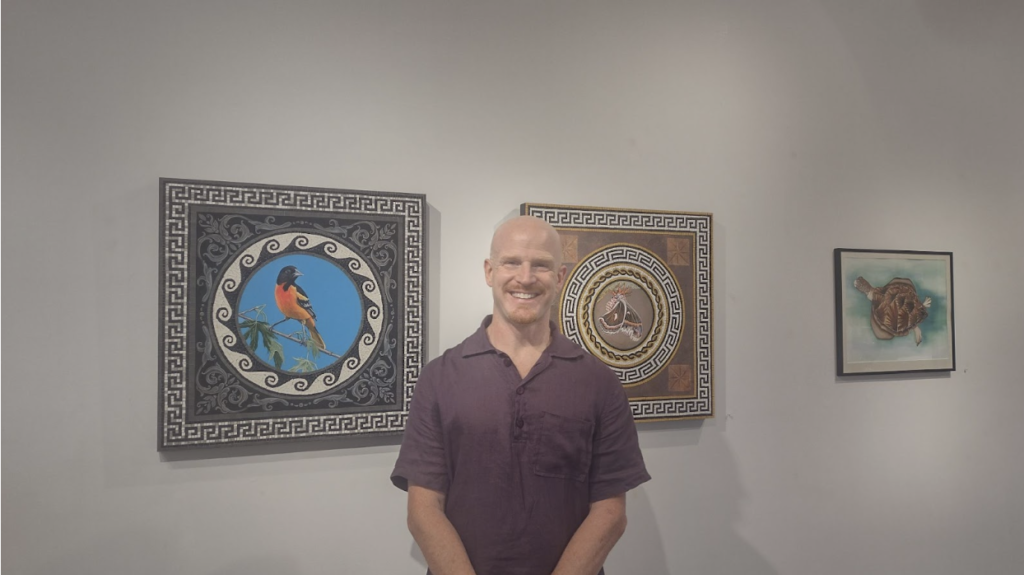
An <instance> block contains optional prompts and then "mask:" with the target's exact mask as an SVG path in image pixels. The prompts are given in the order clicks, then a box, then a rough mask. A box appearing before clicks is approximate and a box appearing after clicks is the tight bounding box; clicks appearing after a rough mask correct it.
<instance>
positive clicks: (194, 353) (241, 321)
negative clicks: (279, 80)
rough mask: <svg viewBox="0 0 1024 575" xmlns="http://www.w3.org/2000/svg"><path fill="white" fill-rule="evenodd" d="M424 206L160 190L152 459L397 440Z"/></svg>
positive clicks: (319, 195) (270, 191) (419, 328)
mask: <svg viewBox="0 0 1024 575" xmlns="http://www.w3.org/2000/svg"><path fill="white" fill-rule="evenodd" d="M426 211H427V210H426V199H425V197H424V196H422V195H416V194H397V193H385V192H364V191H353V190H329V189H317V188H299V187H290V186H268V185H260V184H238V183H229V182H202V181H192V180H175V179H161V180H160V335H159V339H160V341H159V344H160V353H159V359H160V374H159V378H160V381H159V394H160V397H159V427H158V448H159V449H169V448H183V447H193V446H208V445H223V444H238V443H250V442H262V441H274V440H285V439H299V438H313V437H335V436H346V435H365V434H383V433H398V432H401V431H402V430H403V429H404V426H405V420H406V416H407V414H408V405H409V400H410V398H411V395H412V387H413V385H414V384H415V382H416V378H417V375H418V374H419V369H420V366H421V363H422V362H423V359H424V353H425V341H424V337H425V334H426V329H425V326H424V322H425V321H426V317H425V305H426V304H425V301H426V300H425V299H424V287H425V285H426V281H425V280H426V278H425V262H424V254H425V253H426V251H425V245H424V241H425V238H426Z"/></svg>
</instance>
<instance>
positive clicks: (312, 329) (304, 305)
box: [274, 266, 327, 350]
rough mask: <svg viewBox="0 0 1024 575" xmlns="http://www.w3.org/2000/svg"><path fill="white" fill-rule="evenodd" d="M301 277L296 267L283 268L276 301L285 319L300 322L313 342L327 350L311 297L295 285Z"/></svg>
mask: <svg viewBox="0 0 1024 575" xmlns="http://www.w3.org/2000/svg"><path fill="white" fill-rule="evenodd" d="M301 275H302V273H301V272H299V270H297V269H295V266H285V267H283V268H281V273H279V274H277V287H276V288H274V301H276V302H277V308H278V309H280V310H281V313H283V314H284V316H285V317H287V318H291V319H294V320H298V322H299V323H301V324H302V325H303V326H305V327H306V329H308V330H309V335H310V337H312V338H313V342H314V343H316V345H317V346H318V347H319V348H320V349H324V350H326V349H327V346H325V345H324V338H322V337H320V333H319V332H317V331H316V314H315V313H313V305H312V304H310V303H309V296H307V295H306V292H304V291H302V288H300V287H299V284H297V283H295V280H296V279H298V277H299V276H301Z"/></svg>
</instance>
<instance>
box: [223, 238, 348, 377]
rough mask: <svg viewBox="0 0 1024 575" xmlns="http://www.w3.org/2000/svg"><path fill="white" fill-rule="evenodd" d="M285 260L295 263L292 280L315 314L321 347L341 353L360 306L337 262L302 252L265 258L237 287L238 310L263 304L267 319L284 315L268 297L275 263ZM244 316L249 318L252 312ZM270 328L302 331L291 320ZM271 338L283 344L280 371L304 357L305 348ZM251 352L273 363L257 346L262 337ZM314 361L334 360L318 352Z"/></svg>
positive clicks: (271, 294)
mask: <svg viewBox="0 0 1024 575" xmlns="http://www.w3.org/2000/svg"><path fill="white" fill-rule="evenodd" d="M288 265H292V266H295V267H296V268H297V269H298V270H299V271H300V272H302V275H301V276H299V279H298V280H297V281H296V283H297V284H298V285H299V286H301V287H302V289H303V290H304V291H305V292H306V295H307V296H309V301H310V303H312V305H313V311H314V312H315V313H316V329H317V331H319V332H320V335H321V336H322V337H323V338H324V343H325V344H326V346H327V350H328V351H330V352H331V353H334V354H337V355H340V356H342V357H344V356H345V353H346V352H347V351H348V350H349V348H350V347H351V346H352V344H353V343H354V342H355V339H356V335H357V334H358V333H359V327H360V325H361V324H362V321H363V313H362V306H361V302H360V299H359V294H358V293H357V292H356V287H355V284H353V282H352V279H351V278H349V276H348V274H346V273H345V272H344V271H343V270H342V269H341V268H340V267H338V266H337V265H335V264H334V263H332V262H330V261H328V260H326V259H324V258H320V257H317V256H312V255H307V254H289V255H285V256H281V257H278V258H275V259H273V260H270V261H269V262H267V263H266V264H264V265H263V266H262V267H260V269H259V270H257V271H256V273H254V274H253V275H252V276H250V277H249V281H248V283H247V284H246V285H245V286H244V287H243V288H242V290H243V291H242V297H241V298H240V300H239V304H238V311H245V310H249V309H251V308H253V307H255V306H257V305H264V306H265V307H264V309H263V311H264V313H266V314H267V321H268V322H269V323H271V324H274V323H276V322H278V321H280V320H281V319H284V314H282V313H281V310H279V309H277V304H276V303H275V302H274V288H275V286H276V285H277V275H278V273H280V271H281V268H283V267H285V266H288ZM246 315H247V316H249V317H251V318H255V314H254V313H253V312H249V313H247V314H246ZM274 329H275V330H276V331H279V332H281V333H286V334H288V335H292V336H293V337H296V338H297V339H301V337H300V336H299V332H301V331H302V327H301V326H300V325H299V322H298V321H296V320H288V321H286V322H283V323H281V324H280V325H278V326H277V327H275V328H274ZM277 339H278V341H279V342H280V343H281V346H282V347H283V348H284V358H285V359H284V364H283V365H282V367H283V368H284V369H285V370H290V369H291V368H292V367H293V366H294V365H295V358H296V357H306V349H305V348H304V347H303V346H302V345H300V344H298V343H295V342H293V341H290V340H288V339H285V338H283V337H279V338H277ZM256 355H257V356H258V357H259V359H261V360H262V361H264V362H265V363H266V364H267V365H269V366H273V365H274V362H272V361H270V358H269V356H268V354H267V350H266V349H264V347H263V342H262V340H261V341H260V346H259V349H257V350H256ZM315 361H316V365H317V368H324V367H327V366H329V365H330V364H332V363H334V362H335V361H338V360H337V359H336V358H333V357H331V356H329V355H327V354H324V353H321V354H320V355H319V356H318V357H317V358H316V360H315Z"/></svg>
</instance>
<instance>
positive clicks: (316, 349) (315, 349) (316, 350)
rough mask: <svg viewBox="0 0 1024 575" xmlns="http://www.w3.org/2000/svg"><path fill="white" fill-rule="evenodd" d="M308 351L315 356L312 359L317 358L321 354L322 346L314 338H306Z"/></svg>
mask: <svg viewBox="0 0 1024 575" xmlns="http://www.w3.org/2000/svg"><path fill="white" fill-rule="evenodd" d="M306 353H308V354H309V355H311V356H313V357H312V359H316V358H317V357H319V355H320V346H318V345H317V344H316V342H315V341H313V338H310V339H307V340H306Z"/></svg>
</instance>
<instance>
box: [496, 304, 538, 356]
mask: <svg viewBox="0 0 1024 575" xmlns="http://www.w3.org/2000/svg"><path fill="white" fill-rule="evenodd" d="M487 339H489V340H490V341H491V345H493V346H494V348H495V349H497V350H499V351H503V352H505V353H506V354H508V355H510V356H517V355H519V354H521V353H523V352H530V351H533V352H536V353H538V354H539V353H540V352H543V351H544V350H545V349H547V348H548V345H550V344H551V324H550V322H549V321H548V319H547V318H543V319H542V320H539V321H536V322H533V323H531V324H529V325H518V324H512V323H509V322H507V321H504V320H503V319H502V318H501V316H499V315H498V314H494V316H493V318H492V319H491V324H490V325H488V326H487Z"/></svg>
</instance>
